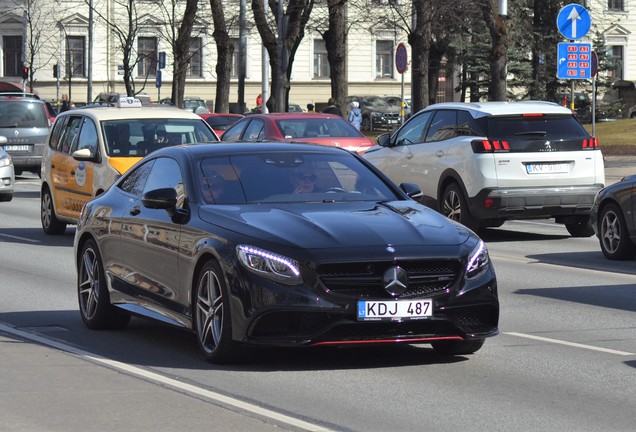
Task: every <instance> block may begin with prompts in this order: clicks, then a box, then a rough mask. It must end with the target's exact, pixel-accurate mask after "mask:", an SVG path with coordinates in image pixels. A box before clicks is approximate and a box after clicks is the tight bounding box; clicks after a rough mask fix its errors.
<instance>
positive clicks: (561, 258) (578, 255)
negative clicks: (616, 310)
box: [526, 249, 636, 275]
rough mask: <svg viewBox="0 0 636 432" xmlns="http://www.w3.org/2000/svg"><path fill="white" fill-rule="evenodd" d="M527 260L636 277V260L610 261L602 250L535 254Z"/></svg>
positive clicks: (528, 256)
mask: <svg viewBox="0 0 636 432" xmlns="http://www.w3.org/2000/svg"><path fill="white" fill-rule="evenodd" d="M526 258H528V259H533V260H537V261H539V262H540V263H543V264H553V265H558V266H563V267H573V268H580V269H587V270H597V271H604V272H608V271H609V272H612V273H623V274H631V275H636V267H635V266H634V260H629V261H610V260H608V259H606V258H605V256H604V255H603V253H602V252H601V251H600V249H599V250H598V252H596V251H593V252H590V251H586V252H568V253H563V252H560V253H546V254H534V255H527V256H526Z"/></svg>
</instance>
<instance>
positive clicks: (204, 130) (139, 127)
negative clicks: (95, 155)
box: [102, 118, 217, 157]
mask: <svg viewBox="0 0 636 432" xmlns="http://www.w3.org/2000/svg"><path fill="white" fill-rule="evenodd" d="M102 128H103V133H104V139H105V144H106V152H107V154H108V155H109V156H111V157H112V156H114V157H126V156H131V157H143V156H146V155H147V154H149V153H151V152H153V151H155V150H158V149H160V148H163V147H168V146H174V145H179V144H193V143H202V142H212V141H217V138H216V137H215V136H214V133H213V132H212V131H211V130H210V128H209V127H208V126H207V125H206V123H205V121H203V119H201V120H198V119H165V118H161V119H159V118H152V119H125V120H108V121H104V122H102Z"/></svg>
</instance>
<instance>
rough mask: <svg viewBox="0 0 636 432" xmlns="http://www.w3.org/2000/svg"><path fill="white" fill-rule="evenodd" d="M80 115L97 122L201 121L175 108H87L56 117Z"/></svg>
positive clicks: (190, 113) (195, 116) (189, 113)
mask: <svg viewBox="0 0 636 432" xmlns="http://www.w3.org/2000/svg"><path fill="white" fill-rule="evenodd" d="M73 114H75V115H77V114H82V115H86V116H88V117H91V118H93V119H95V120H97V121H102V120H121V119H146V118H149V119H152V118H171V119H175V118H176V119H195V120H203V119H202V118H201V117H199V116H198V115H196V114H194V113H193V112H191V111H186V110H182V109H178V108H175V107H161V106H156V107H154V106H152V107H151V106H143V107H141V108H118V107H114V106H106V105H103V106H99V105H98V106H88V107H82V108H77V109H73V110H69V111H65V112H63V113H61V114H58V117H63V116H67V115H73Z"/></svg>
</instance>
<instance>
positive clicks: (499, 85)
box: [482, 0, 508, 101]
mask: <svg viewBox="0 0 636 432" xmlns="http://www.w3.org/2000/svg"><path fill="white" fill-rule="evenodd" d="M482 10H483V13H484V21H485V22H486V26H487V27H488V30H489V31H490V36H491V39H492V49H491V51H490V85H489V87H488V98H489V99H490V100H492V101H505V100H506V99H507V76H506V75H507V64H508V23H507V21H506V19H507V18H506V17H502V16H500V15H499V10H498V2H497V0H489V1H487V2H486V7H485V8H483V9H482Z"/></svg>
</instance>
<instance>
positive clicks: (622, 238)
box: [598, 204, 636, 260]
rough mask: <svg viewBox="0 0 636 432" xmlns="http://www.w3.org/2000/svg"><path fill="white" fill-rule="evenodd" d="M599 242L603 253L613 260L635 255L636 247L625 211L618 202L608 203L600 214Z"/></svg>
mask: <svg viewBox="0 0 636 432" xmlns="http://www.w3.org/2000/svg"><path fill="white" fill-rule="evenodd" d="M598 228H599V243H600V245H601V250H602V251H603V255H605V256H606V257H607V258H608V259H611V260H626V259H630V258H633V257H634V254H635V252H636V247H635V246H634V244H633V243H632V241H631V240H630V238H629V233H628V232H627V224H626V223H625V218H624V217H623V212H622V211H621V209H620V207H618V206H617V205H616V204H608V205H606V206H605V207H603V209H602V210H601V213H600V216H599V226H598Z"/></svg>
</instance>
